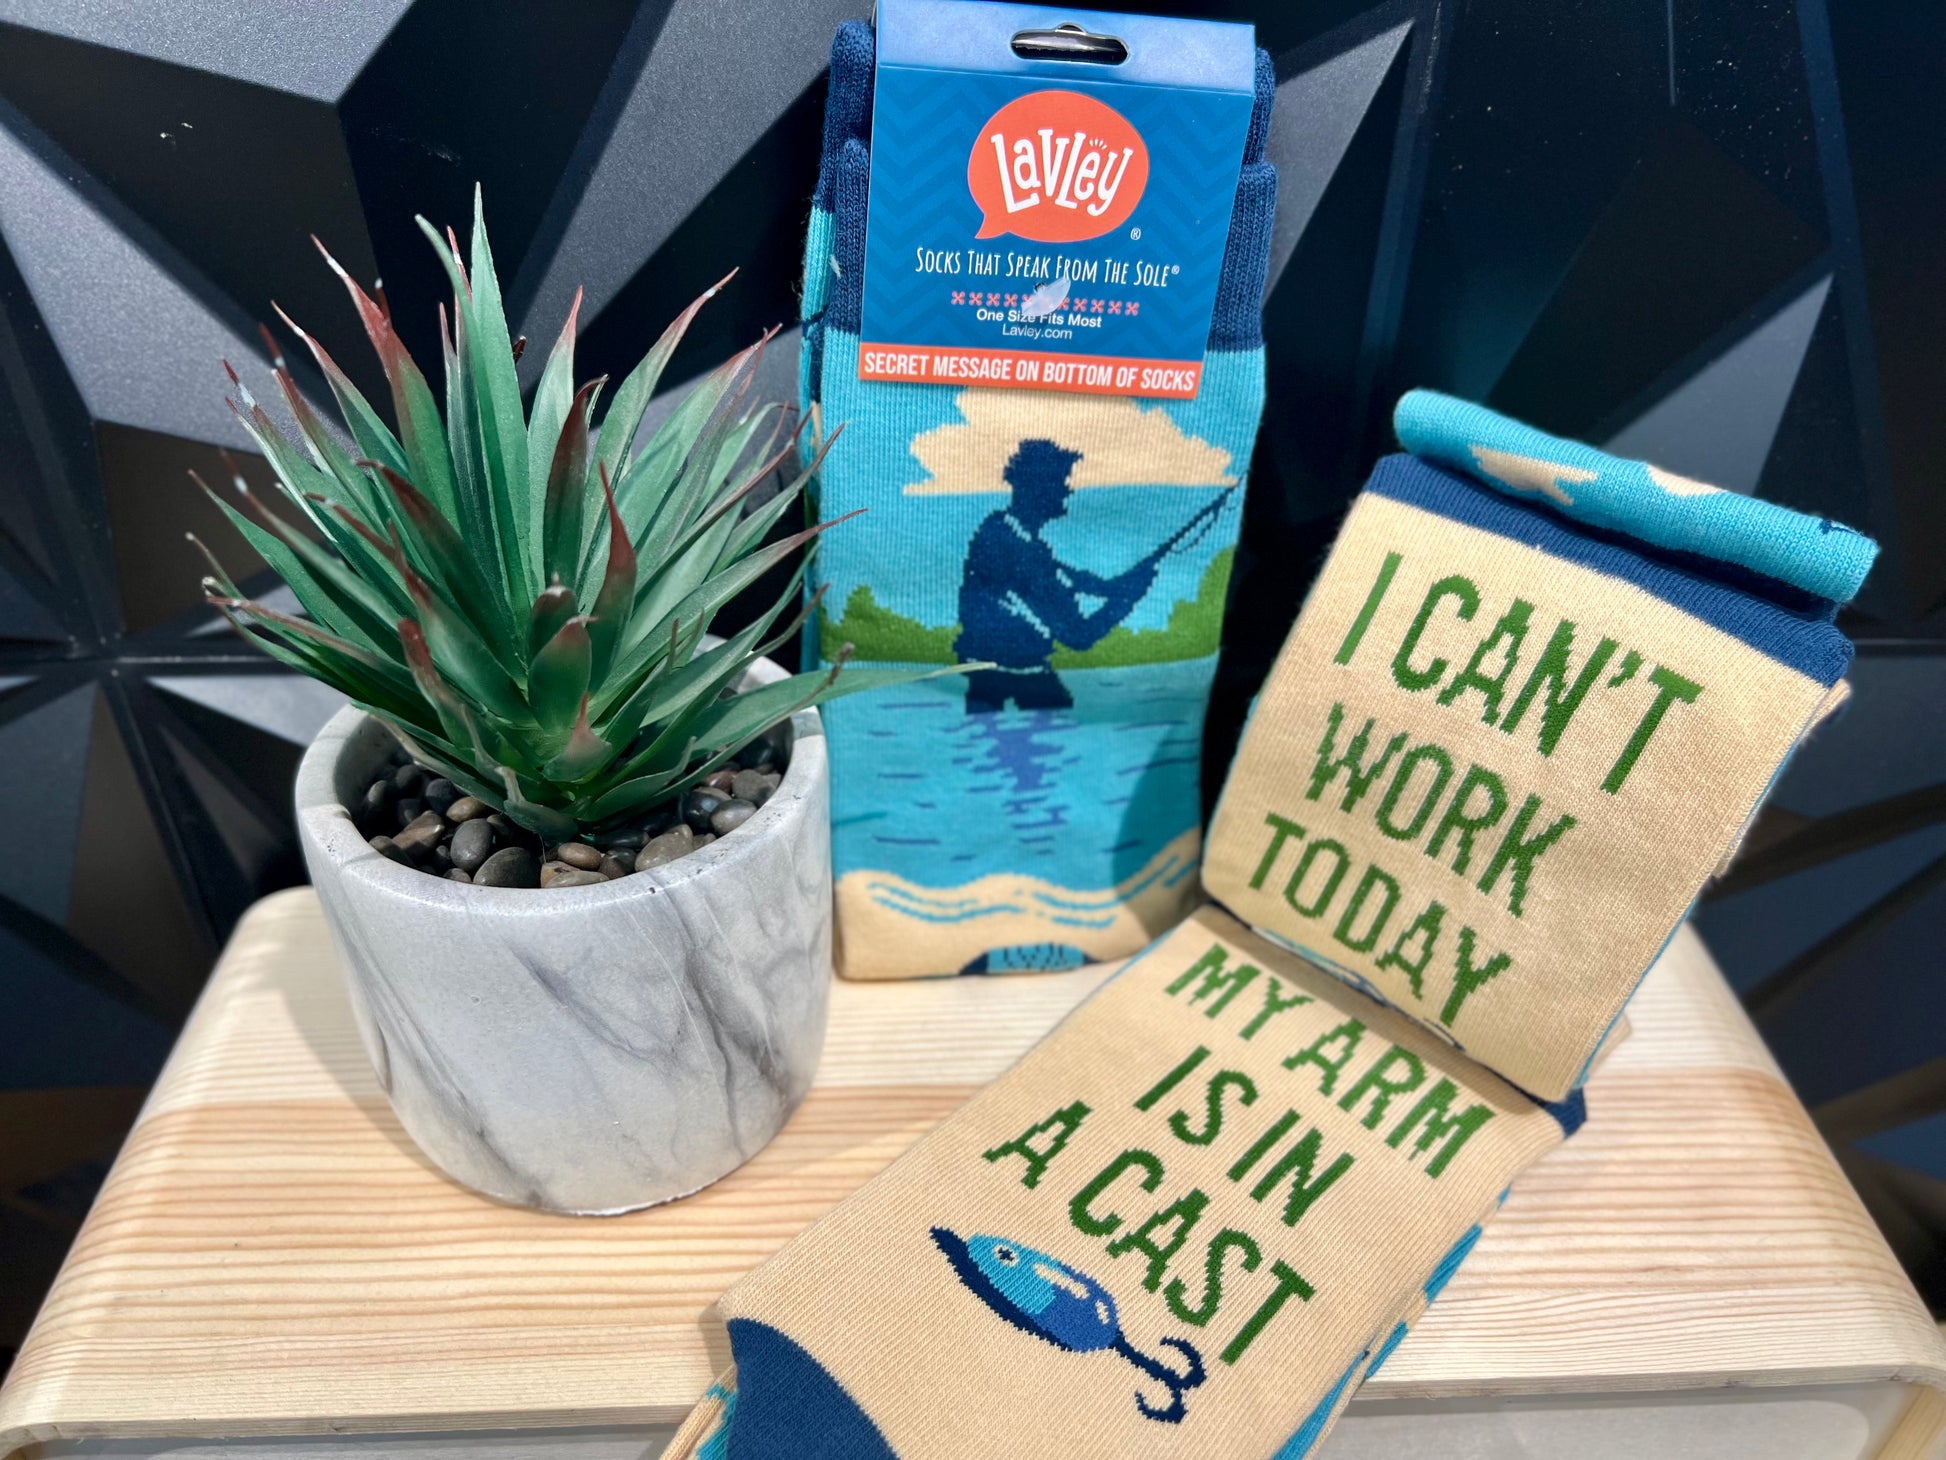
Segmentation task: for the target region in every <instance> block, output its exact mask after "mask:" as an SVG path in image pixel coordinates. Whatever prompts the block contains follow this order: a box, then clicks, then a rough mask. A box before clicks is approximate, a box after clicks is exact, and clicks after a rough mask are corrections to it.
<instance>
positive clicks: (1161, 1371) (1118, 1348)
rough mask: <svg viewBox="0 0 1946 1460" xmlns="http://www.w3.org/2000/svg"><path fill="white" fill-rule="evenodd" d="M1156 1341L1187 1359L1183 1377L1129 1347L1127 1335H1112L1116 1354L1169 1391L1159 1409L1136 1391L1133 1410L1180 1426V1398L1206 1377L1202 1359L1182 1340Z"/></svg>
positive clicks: (1183, 1408) (1158, 1360)
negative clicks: (1165, 1401) (1167, 1397)
mask: <svg viewBox="0 0 1946 1460" xmlns="http://www.w3.org/2000/svg"><path fill="white" fill-rule="evenodd" d="M1156 1342H1157V1343H1160V1344H1161V1345H1163V1347H1165V1348H1172V1349H1175V1350H1177V1351H1178V1352H1179V1353H1181V1354H1182V1356H1183V1357H1184V1358H1186V1359H1188V1360H1189V1371H1188V1372H1187V1373H1184V1374H1178V1373H1177V1372H1176V1371H1175V1370H1174V1369H1171V1368H1170V1367H1169V1366H1168V1365H1167V1364H1165V1363H1163V1362H1162V1361H1161V1360H1160V1359H1157V1358H1155V1357H1153V1356H1152V1355H1150V1354H1145V1353H1143V1352H1142V1351H1141V1350H1140V1349H1138V1348H1136V1347H1135V1346H1134V1345H1133V1344H1131V1343H1130V1342H1129V1341H1128V1339H1127V1337H1126V1336H1124V1335H1122V1334H1119V1333H1118V1334H1116V1335H1115V1343H1114V1349H1115V1352H1116V1353H1118V1354H1120V1355H1121V1356H1122V1357H1123V1358H1125V1359H1127V1360H1128V1361H1129V1362H1130V1363H1131V1364H1133V1365H1135V1367H1136V1368H1138V1369H1140V1370H1141V1371H1142V1372H1143V1373H1145V1374H1147V1375H1148V1376H1149V1377H1150V1378H1151V1379H1154V1380H1155V1381H1156V1382H1157V1383H1158V1384H1161V1385H1163V1386H1164V1387H1165V1388H1167V1389H1168V1391H1169V1402H1168V1403H1167V1404H1165V1405H1164V1406H1163V1407H1162V1408H1161V1409H1155V1408H1153V1407H1151V1405H1150V1404H1149V1401H1148V1400H1146V1399H1144V1398H1143V1397H1142V1391H1141V1390H1139V1389H1138V1390H1136V1391H1135V1407H1136V1408H1137V1409H1139V1410H1141V1411H1142V1413H1143V1414H1145V1415H1147V1416H1148V1417H1149V1418H1150V1419H1158V1420H1161V1421H1162V1422H1163V1423H1164V1424H1171V1425H1173V1424H1180V1423H1181V1422H1182V1417H1183V1415H1184V1414H1185V1413H1187V1410H1186V1408H1185V1407H1184V1405H1183V1402H1182V1397H1183V1395H1185V1394H1187V1393H1188V1392H1189V1391H1190V1390H1191V1389H1194V1388H1195V1387H1196V1386H1197V1385H1198V1384H1200V1383H1202V1382H1203V1380H1204V1379H1206V1378H1208V1377H1209V1376H1208V1374H1206V1373H1205V1372H1204V1371H1203V1356H1202V1355H1201V1354H1199V1353H1197V1352H1196V1350H1195V1349H1194V1348H1192V1347H1191V1346H1190V1345H1189V1344H1188V1343H1186V1342H1184V1341H1183V1340H1182V1339H1180V1338H1160V1339H1157V1340H1156Z"/></svg>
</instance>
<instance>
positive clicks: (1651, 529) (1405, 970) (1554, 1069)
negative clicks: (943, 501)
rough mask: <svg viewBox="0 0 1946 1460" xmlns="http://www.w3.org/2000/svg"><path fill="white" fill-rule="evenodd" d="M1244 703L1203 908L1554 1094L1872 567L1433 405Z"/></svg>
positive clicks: (1832, 691) (1622, 470) (1658, 482)
mask: <svg viewBox="0 0 1946 1460" xmlns="http://www.w3.org/2000/svg"><path fill="white" fill-rule="evenodd" d="M1395 425H1396V429H1397V431H1398V435H1399V439H1400V441H1401V442H1402V443H1403V444H1404V445H1405V446H1406V447H1407V448H1408V450H1409V451H1410V452H1411V453H1412V454H1411V455H1402V456H1392V457H1388V458H1386V459H1385V460H1383V461H1381V462H1380V463H1379V465H1378V466H1377V468H1376V469H1375V470H1374V471H1373V473H1372V476H1371V479H1370V481H1369V482H1368V483H1367V484H1366V486H1365V489H1364V491H1363V492H1362V493H1361V494H1360V496H1359V497H1358V499H1357V501H1356V502H1355V503H1354V504H1353V507H1352V510H1351V513H1350V515H1349V516H1348V517H1347V519H1346V521H1345V526H1344V529H1343V531H1342V533H1341V534H1340V536H1339V538H1338V542H1337V545H1336V546H1335V547H1334V548H1333V550H1332V553H1331V557H1330V559H1329V561H1328V562H1327V563H1326V564H1325V567H1324V570H1323V573H1322V574H1321V575H1320V577H1319V579H1318V581H1317V584H1316V586H1315V587H1314V588H1313V589H1312V591H1311V595H1310V598H1309V599H1308V601H1307V602H1306V604H1305V606H1304V610H1303V612H1302V613H1301V614H1300V615H1299V617H1298V620H1297V623H1296V625H1295V626H1294V627H1293V628H1292V630H1291V634H1290V637H1289V639H1288V640H1287V641H1286V643H1285V645H1284V648H1283V650H1282V652H1281V654H1280V655H1279V657H1278V660H1277V662H1276V664H1275V666H1274V667H1273V668H1272V670H1271V672H1270V675H1269V678H1268V679H1267V680H1266V681H1265V684H1264V687H1263V691H1262V693H1261V694H1260V696H1259V698H1258V701H1257V703H1256V706H1255V707H1254V710H1253V712H1252V716H1251V720H1250V724H1249V726H1248V727H1247V729H1246V731H1245V733H1244V737H1243V741H1242V744H1241V746H1240V748H1239V750H1238V754H1237V759H1236V762H1235V764H1234V766H1233V768H1232V771H1231V774H1230V777H1229V780H1228V782H1227V784H1226V786H1225V788H1224V792H1223V797H1222V800H1221V802H1220V804H1219V806H1218V809H1217V814H1216V817H1215V819H1214V821H1213V823H1212V826H1211V837H1210V847H1209V855H1208V864H1207V868H1206V872H1205V876H1206V880H1207V884H1208V887H1209V890H1210V892H1211V894H1212V895H1213V896H1215V897H1216V898H1218V899H1219V900H1220V901H1221V902H1222V903H1223V904H1224V905H1225V906H1226V907H1228V908H1229V909H1230V910H1231V911H1233V912H1234V913H1236V914H1237V916H1238V917H1240V918H1242V919H1243V920H1244V921H1245V922H1247V923H1249V924H1251V925H1252V926H1253V927H1256V928H1257V929H1259V930H1261V931H1262V932H1264V933H1266V934H1268V935H1270V936H1272V937H1274V938H1276V939H1278V940H1280V941H1282V942H1284V943H1285V944H1287V945H1288V946H1291V947H1295V948H1297V949H1300V950H1301V951H1303V952H1304V953H1305V955H1306V956H1307V957H1310V958H1312V959H1315V960H1317V961H1318V962H1320V963H1322V964H1324V965H1325V966H1327V967H1330V968H1332V969H1334V970H1335V971H1337V972H1338V973H1340V974H1341V975H1342V976H1344V977H1345V978H1347V979H1349V980H1351V981H1352V982H1354V983H1356V984H1357V985H1359V986H1360V987H1362V988H1364V989H1366V990H1368V991H1369V992H1371V993H1372V994H1374V995H1375V996H1377V997H1378V998H1380V999H1382V1000H1384V1001H1385V1002H1386V1003H1388V1004H1390V1005H1392V1006H1393V1007H1394V1008H1397V1009H1400V1010H1402V1011H1404V1012H1405V1013H1407V1014H1409V1015H1411V1016H1412V1017H1413V1018H1415V1019H1417V1020H1418V1021H1419V1022H1420V1023H1421V1024H1422V1025H1424V1026H1425V1027H1426V1028H1428V1029H1430V1030H1432V1031H1434V1032H1435V1033H1437V1034H1438V1035H1440V1036H1441V1037H1442V1038H1446V1039H1450V1040H1452V1041H1453V1042H1454V1043H1456V1044H1457V1045H1459V1046H1460V1047H1462V1048H1464V1049H1465V1050H1466V1052H1467V1053H1469V1054H1470V1055H1472V1056H1473V1057H1474V1058H1475V1059H1477V1060H1478V1061H1479V1062H1480V1063H1482V1064H1484V1065H1486V1066H1488V1067H1490V1068H1492V1069H1493V1070H1495V1071H1497V1072H1498V1073H1499V1074H1500V1075H1502V1076H1504V1077H1505V1078H1507V1079H1508V1080H1510V1081H1512V1082H1513V1083H1514V1084H1515V1085H1517V1086H1519V1087H1521V1088H1522V1089H1525V1090H1528V1091H1531V1092H1533V1093H1535V1094H1536V1095H1538V1096H1540V1097H1541V1098H1543V1099H1557V1098H1560V1097H1561V1096H1563V1095H1564V1094H1565V1093H1566V1092H1567V1091H1568V1090H1569V1089H1570V1088H1571V1087H1573V1086H1574V1085H1575V1084H1576V1083H1577V1082H1578V1081H1579V1080H1580V1079H1581V1078H1582V1076H1583V1074H1584V1072H1585V1070H1586V1068H1587V1066H1588V1063H1589V1060H1590V1058H1591V1056H1592V1055H1593V1054H1594V1052H1595V1051H1596V1049H1597V1048H1598V1046H1599V1045H1600V1043H1601V1041H1602V1038H1603V1036H1604V1034H1605V1033H1606V1032H1607V1031H1608V1030H1609V1028H1610V1027H1611V1026H1612V1024H1613V1023H1614V1021H1615V1020H1616V1018H1617V1016H1618V1015H1619V1014H1620V1012H1621V1009H1622V1006H1623V1004H1624V1003H1625V1002H1626V1001H1627V999H1628V997H1629V995H1630V993H1631V992H1632V991H1633V990H1634V988H1635V986H1636V984H1637V983H1638V982H1639V981H1640V979H1641V977H1642V975H1643V974H1644V973H1645V972H1646V971H1647V969H1648V967H1649V965H1650V964H1651V963H1652V962H1653V961H1654V959H1655V957H1656V955H1657V953H1658V952H1659V951H1660V950H1661V948H1662V946H1663V945H1664V943H1665V942H1666V941H1667V940H1668V938H1669V937H1670V935H1671V934H1672V933H1673V932H1674V930H1675V929H1676V927H1677V926H1678V924H1680V922H1681V921H1682V919H1683V917H1684V916H1685V915H1686V913H1687V911H1688V909H1689V907H1690V904H1691V903H1692V902H1693V901H1694V899H1695V897H1696V895H1697V893H1698V892H1699V891H1700V890H1701V888H1702V887H1703V885H1704V884H1705V882H1706V881H1707V880H1708V879H1709V878H1710V876H1711V875H1712V874H1713V873H1715V872H1716V871H1717V870H1718V869H1719V868H1720V867H1721V866H1722V865H1723V864H1724V863H1725V861H1726V859H1727V858H1728V857H1729V856H1730V855H1731V854H1732V853H1733V851H1734V849H1735V846H1736V844H1737V842H1738V840H1739V838H1740V837H1741V835H1742V832H1743V831H1744V829H1745V828H1746V827H1747V826H1748V824H1749V822H1750V820H1751V818H1752V817H1753V816H1754V814H1755V812H1756V809H1757V807H1758V805H1759V803H1760V802H1761V801H1762V799H1763V797H1764V794H1765V792H1766V791H1767V790H1768V788H1769V786H1770V784H1771V782H1772V781H1773V780H1774V779H1775V777H1776V775H1777V773H1778V771H1779V770H1780V769H1781V768H1782V766H1783V764H1784V762H1785V760H1786V758H1787V757H1788V756H1789V755H1790V753H1791V751H1792V749H1793V747H1794V746H1795V745H1796V744H1797V742H1798V741H1799V739H1800V738H1801V737H1802V736H1803V735H1804V734H1805V733H1806V731H1807V730H1808V729H1809V728H1810V727H1811V726H1812V725H1813V724H1815V722H1816V721H1817V720H1818V719H1819V718H1820V717H1821V716H1822V714H1823V713H1825V712H1826V711H1827V710H1828V709H1829V708H1831V707H1832V706H1834V705H1835V704H1836V703H1837V702H1838V701H1839V700H1840V699H1842V697H1843V694H1844V686H1843V676H1844V674H1845V671H1846V668H1847V667H1848V665H1849V664H1850V661H1851V656H1852V648H1851V645H1850V643H1849V642H1848V641H1847V640H1846V638H1845V636H1844V635H1843V634H1842V633H1841V632H1840V631H1839V630H1838V629H1837V628H1836V627H1835V626H1834V624H1833V622H1832V619H1833V618H1834V616H1835V614H1836V611H1837V608H1838V606H1839V605H1840V604H1842V603H1844V602H1846V601H1848V600H1849V599H1850V598H1851V597H1852V595H1853V594H1854V593H1856V591H1857V590H1858V587H1859V585H1860V584H1861V583H1862V581H1863V579H1864V576H1865V573H1866V571H1867V569H1868V568H1869V567H1870V565H1871V561H1872V558H1873V555H1874V553H1875V552H1876V548H1875V547H1874V545H1873V544H1872V542H1871V541H1870V540H1869V539H1867V538H1865V537H1863V536H1861V535H1859V534H1858V533H1856V532H1853V531H1851V530H1850V529H1849V528H1845V527H1841V526H1839V525H1837V524H1836V523H1832V522H1827V521H1822V520H1820V519H1817V518H1812V517H1807V516H1804V515H1803V514H1800V513H1796V512H1792V511H1789V510H1787V509H1785V508H1782V507H1777V506H1773V505H1771V504H1769V503H1765V502H1760V501H1757V500H1754V499H1751V498H1747V497H1741V496H1738V495H1735V494H1733V493H1728V492H1721V491H1718V490H1717V489H1715V488H1713V487H1710V486H1708V485H1706V484H1704V483H1701V482H1695V481H1691V480H1688V479H1687V478H1684V477H1680V476H1676V475H1674V474H1672V473H1669V472H1665V471H1662V470H1659V469H1658V468H1656V467H1653V466H1648V465H1645V464H1644V463H1641V462H1634V461H1625V460H1622V459H1620V458H1617V457H1613V456H1609V455H1606V454H1605V453H1603V452H1600V451H1596V450H1594V449H1592V448H1590V447H1587V446H1582V445H1578V444H1576V443H1574V442H1569V441H1562V440H1558V439H1556V438H1554V437H1550V436H1546V435H1543V434H1542V433H1540V432H1538V431H1535V430H1532V429H1530V428H1528V427H1525V426H1522V425H1520V424H1518V423H1517V422H1513V421H1510V420H1507V419H1506V418H1504V417H1501V416H1498V415H1496V414H1494V413H1493V412H1491V411H1488V410H1485V409H1483V408H1481V407H1477V406H1471V405H1467V404H1465V403H1463V402H1460V401H1456V400H1452V399H1450V398H1448V397H1445V396H1439V395H1434V394H1432V393H1430V392H1425V391H1415V392H1413V393H1412V394H1410V395H1408V396H1406V397H1405V398H1404V399H1403V400H1402V401H1401V402H1400V404H1399V407H1398V412H1397V417H1396V422H1395Z"/></svg>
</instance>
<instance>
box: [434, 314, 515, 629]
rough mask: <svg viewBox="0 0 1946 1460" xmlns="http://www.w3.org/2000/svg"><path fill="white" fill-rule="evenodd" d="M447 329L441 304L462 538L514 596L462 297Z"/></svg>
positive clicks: (487, 573) (488, 575)
mask: <svg viewBox="0 0 1946 1460" xmlns="http://www.w3.org/2000/svg"><path fill="white" fill-rule="evenodd" d="M446 326H447V321H446V306H445V305H444V304H441V305H440V306H439V344H440V352H441V353H442V354H443V355H444V356H445V359H446V441H447V445H448V446H449V447H450V448H451V453H452V458H453V495H454V496H455V497H456V498H457V499H458V501H459V517H458V519H457V522H458V525H459V530H460V536H461V537H462V538H464V539H465V541H466V545H467V547H469V548H471V549H472V551H473V561H474V562H476V563H478V564H479V567H480V574H481V576H482V577H484V578H485V579H486V580H487V581H488V582H490V583H498V584H499V585H500V586H501V587H502V589H503V590H506V591H509V592H511V588H510V586H509V581H508V576H507V571H506V569H505V567H504V566H503V565H502V564H501V561H500V539H499V536H498V534H497V532H496V531H495V529H494V525H493V487H492V485H491V484H490V483H489V482H488V481H487V479H486V465H485V463H483V462H482V461H481V459H480V436H479V431H478V429H477V427H476V425H475V422H476V421H477V420H478V419H479V416H478V411H479V406H478V403H477V402H476V401H475V400H474V398H473V381H472V376H471V371H472V368H473V367H472V365H471V363H470V356H469V354H468V351H467V346H466V317H465V315H464V314H463V313H461V311H460V308H459V303H458V300H457V298H455V300H454V305H453V319H452V328H453V334H452V335H450V336H449V335H448V334H447V333H446ZM509 601H510V602H515V603H517V602H519V601H520V600H519V599H517V598H516V599H510V600H509Z"/></svg>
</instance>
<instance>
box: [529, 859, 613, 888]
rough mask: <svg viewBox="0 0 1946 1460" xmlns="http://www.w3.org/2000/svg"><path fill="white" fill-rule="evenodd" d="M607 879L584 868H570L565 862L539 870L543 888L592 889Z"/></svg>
mask: <svg viewBox="0 0 1946 1460" xmlns="http://www.w3.org/2000/svg"><path fill="white" fill-rule="evenodd" d="M607 880H608V879H607V878H606V877H604V876H602V875H601V873H599V872H591V871H589V870H588V869H587V868H586V867H570V866H569V865H568V864H567V863H566V862H549V863H548V864H547V865H546V866H545V867H542V868H541V886H543V887H594V886H596V885H597V884H599V883H603V882H606V881H607Z"/></svg>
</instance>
